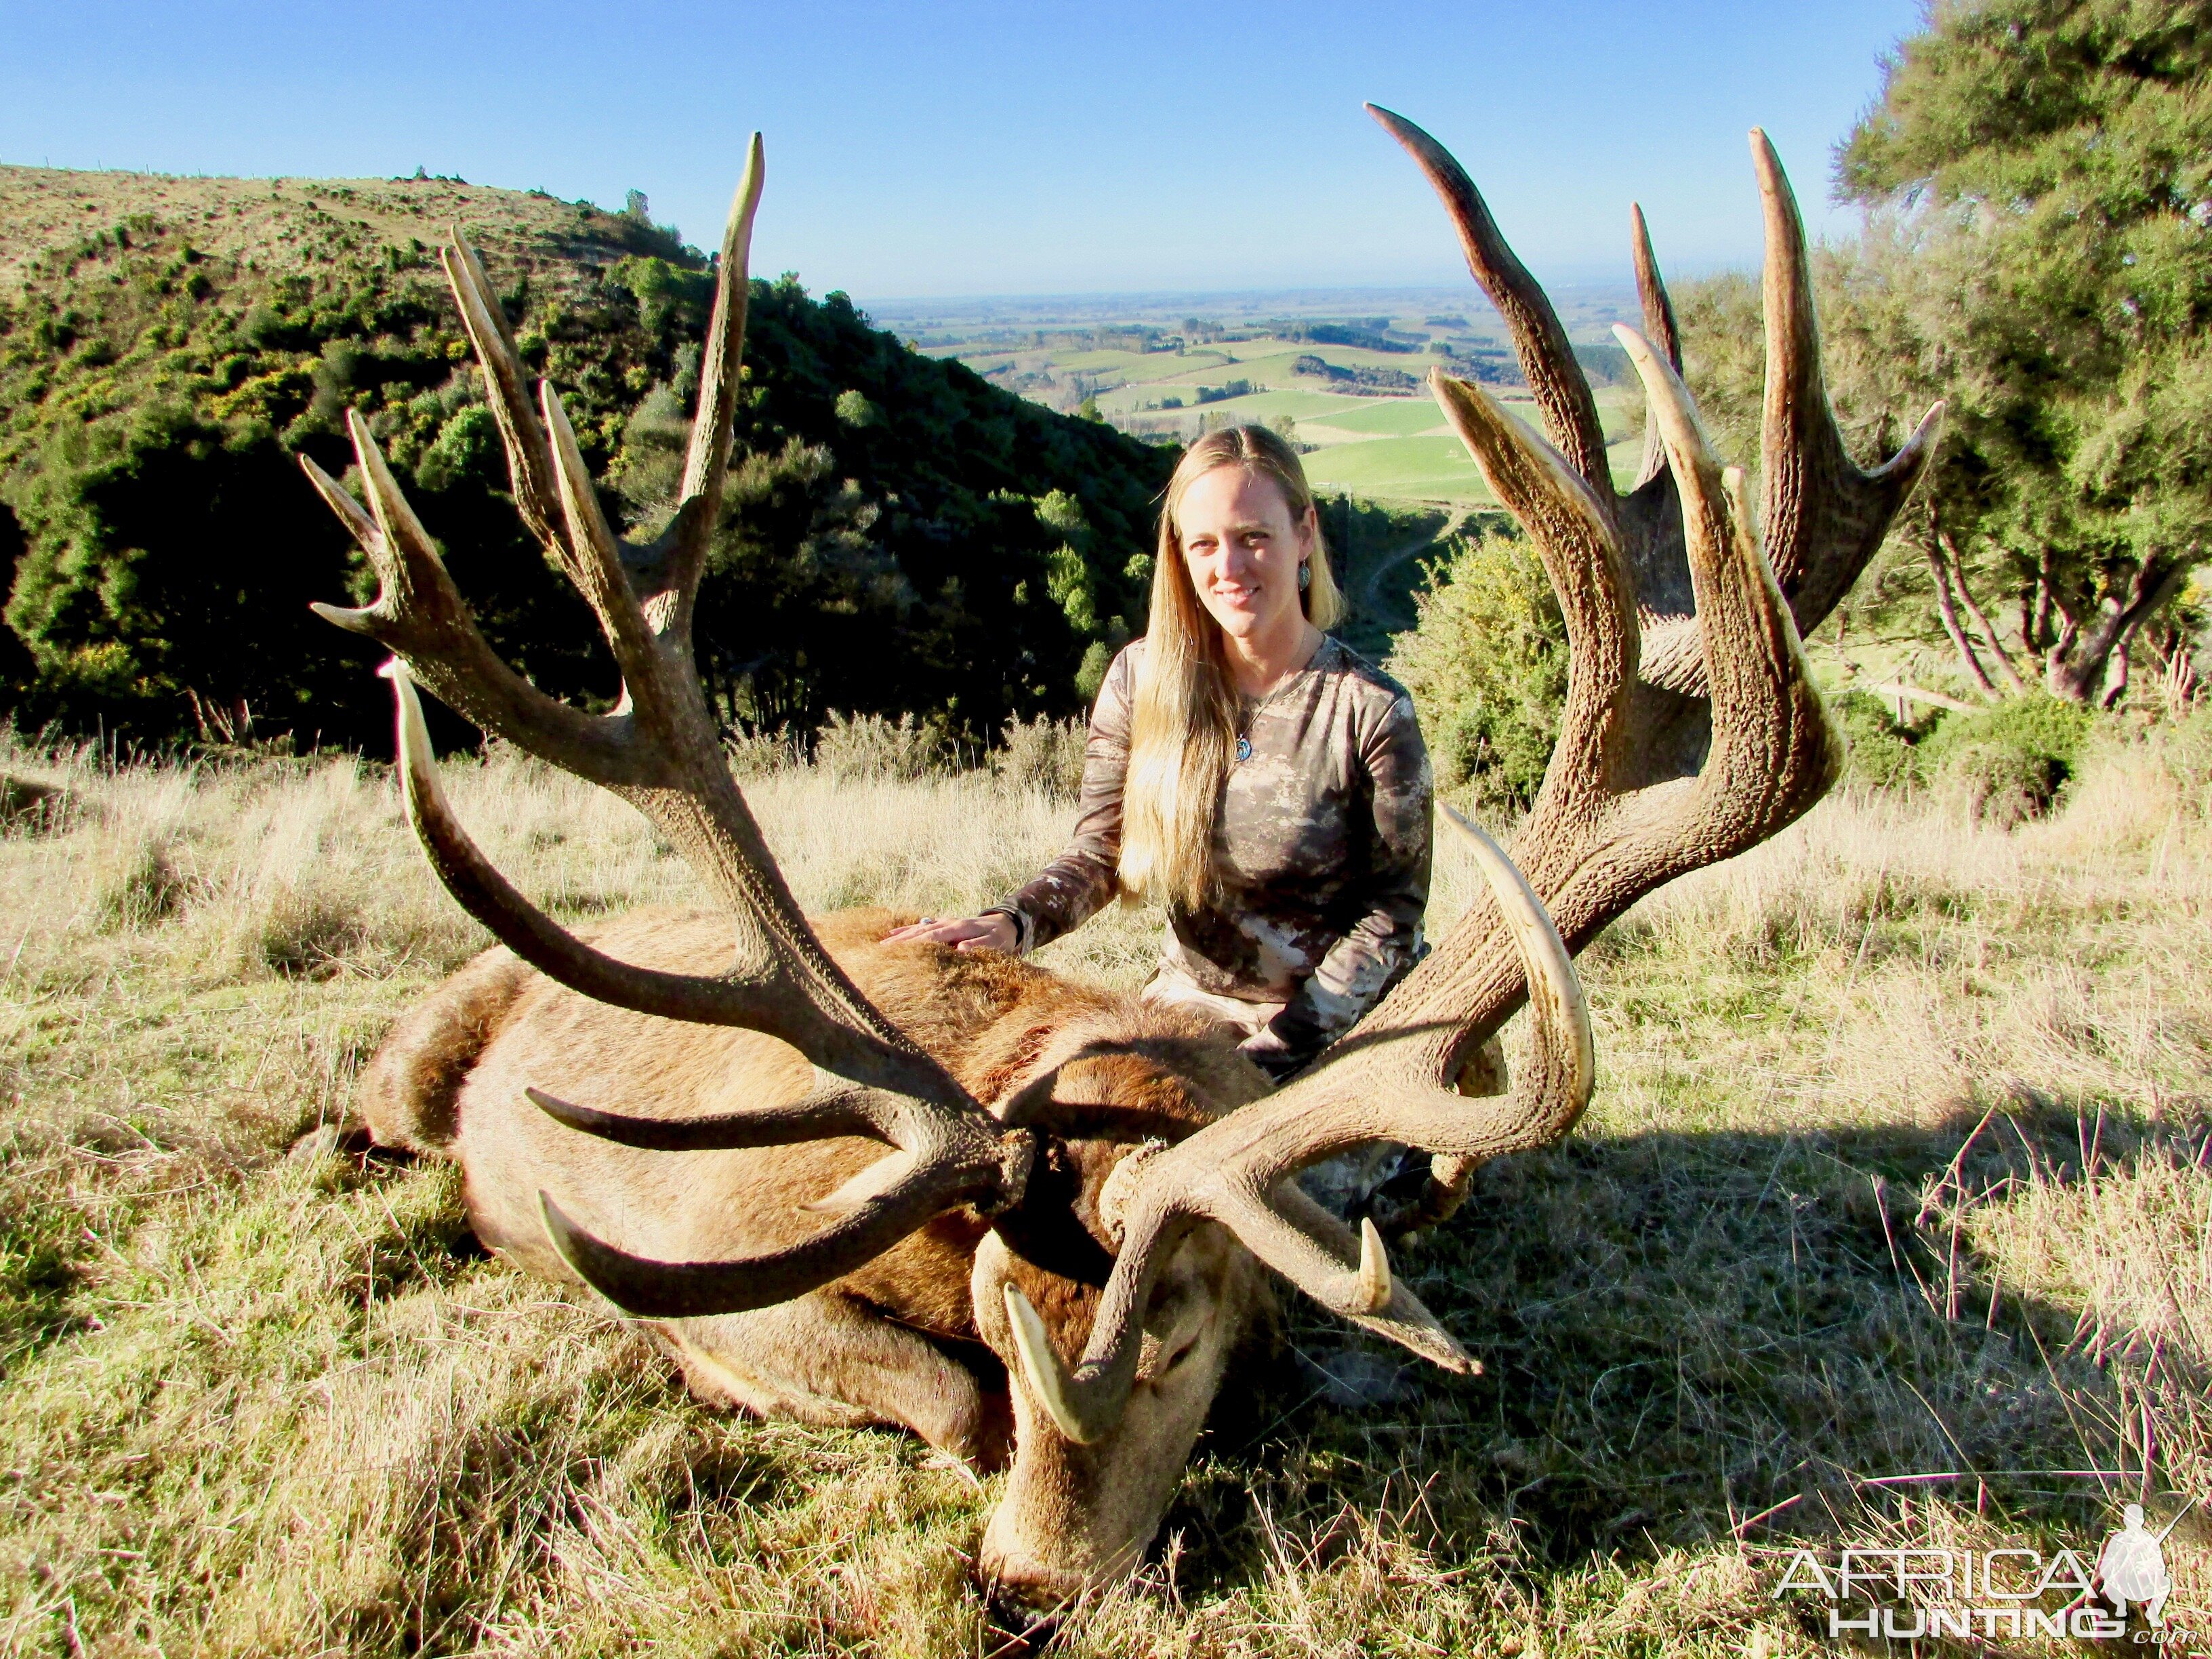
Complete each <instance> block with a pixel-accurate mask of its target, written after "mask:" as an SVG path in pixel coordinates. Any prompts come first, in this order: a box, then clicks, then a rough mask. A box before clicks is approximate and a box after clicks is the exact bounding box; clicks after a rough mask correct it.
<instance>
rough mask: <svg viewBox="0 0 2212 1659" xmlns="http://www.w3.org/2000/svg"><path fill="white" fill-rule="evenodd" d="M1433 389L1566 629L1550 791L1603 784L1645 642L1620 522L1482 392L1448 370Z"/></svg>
mask: <svg viewBox="0 0 2212 1659" xmlns="http://www.w3.org/2000/svg"><path fill="white" fill-rule="evenodd" d="M1429 389H1430V391H1431V392H1432V393H1434V395H1435V397H1436V400H1437V404H1438V405H1439V406H1440V407H1441V408H1442V409H1443V412H1444V417H1445V419H1446V420H1448V421H1449V422H1450V423H1451V427H1452V429H1453V430H1454V431H1455V432H1456V433H1458V434H1459V437H1460V441H1461V442H1462V443H1464V444H1465V445H1466V446H1467V448H1468V453H1469V454H1471V455H1472V456H1474V461H1475V465H1477V466H1478V467H1480V469H1481V471H1482V476H1483V478H1484V480H1485V481H1486V483H1488V484H1489V485H1490V488H1491V491H1492V494H1493V495H1496V496H1497V497H1498V500H1499V501H1502V502H1503V503H1504V505H1505V507H1506V509H1507V510H1508V511H1509V512H1510V513H1512V514H1513V515H1514V517H1515V518H1516V519H1518V520H1520V521H1521V523H1522V526H1524V527H1525V528H1526V529H1527V530H1528V536H1529V539H1530V540H1531V541H1532V542H1534V544H1535V548H1536V555H1537V557H1538V558H1540V559H1541V561H1542V562H1543V565H1544V574H1546V575H1547V577H1548V578H1549V579H1550V580H1551V583H1552V588H1553V592H1555V593H1557V594H1558V595H1559V609H1560V612H1561V615H1562V616H1563V617H1565V622H1566V625H1567V645H1568V684H1567V703H1566V708H1565V712H1564V714H1562V717H1561V720H1560V727H1559V730H1560V738H1559V751H1560V752H1559V754H1558V755H1556V756H1555V757H1554V762H1553V765H1552V766H1551V767H1550V769H1548V770H1547V773H1546V775H1545V787H1546V788H1547V790H1561V789H1566V788H1570V787H1572V788H1577V789H1580V788H1583V787H1588V786H1591V785H1595V783H1596V782H1597V781H1599V780H1601V778H1603V777H1604V776H1605V775H1607V773H1609V772H1611V771H1612V770H1613V769H1614V768H1613V754H1612V751H1613V750H1614V749H1615V748H1616V747H1617V746H1618V743H1619V739H1620V732H1621V721H1622V716H1623V715H1624V714H1625V713H1626V708H1625V702H1624V700H1625V698H1626V693H1627V691H1628V689H1629V687H1630V686H1631V685H1632V683H1633V682H1634V680H1635V678H1636V669H1637V660H1638V654H1639V653H1640V651H1641V648H1642V647H1641V641H1640V637H1639V635H1638V624H1637V617H1636V600H1635V592H1636V589H1635V584H1634V582H1633V581H1632V580H1631V578H1630V575H1629V572H1628V568H1627V565H1626V562H1625V560H1624V559H1623V557H1622V554H1621V548H1620V539H1619V538H1618V537H1617V536H1616V535H1615V533H1614V531H1613V522H1612V520H1611V518H1610V516H1609V515H1608V514H1607V512H1606V509H1605V507H1604V505H1603V503H1602V502H1601V500H1600V498H1599V497H1598V495H1596V494H1595V491H1593V490H1592V489H1590V487H1589V484H1588V483H1587V482H1586V481H1585V480H1584V479H1583V477H1581V476H1579V475H1578V474H1577V472H1576V471H1575V470H1574V466H1573V464H1572V463H1571V461H1570V460H1568V459H1567V458H1566V457H1565V456H1563V455H1561V454H1560V453H1559V451H1558V450H1556V449H1554V448H1553V447H1552V446H1551V445H1550V444H1548V443H1547V442H1546V441H1544V439H1543V438H1542V436H1541V435H1539V434H1537V433H1535V432H1533V431H1531V430H1530V429H1529V428H1528V427H1527V426H1525V425H1523V424H1522V422H1519V421H1517V420H1516V419H1515V418H1514V417H1513V416H1511V415H1510V414H1509V413H1507V412H1506V410H1505V408H1504V405H1503V404H1500V403H1499V402H1498V400H1497V399H1496V398H1493V397H1492V396H1491V395H1490V394H1489V393H1488V392H1486V391H1484V390H1483V389H1482V388H1481V387H1480V386H1476V385H1474V383H1472V382H1470V381H1467V380H1457V379H1455V378H1454V377H1452V376H1451V375H1449V374H1444V373H1443V371H1442V370H1441V369H1432V370H1431V371H1430V374H1429Z"/></svg>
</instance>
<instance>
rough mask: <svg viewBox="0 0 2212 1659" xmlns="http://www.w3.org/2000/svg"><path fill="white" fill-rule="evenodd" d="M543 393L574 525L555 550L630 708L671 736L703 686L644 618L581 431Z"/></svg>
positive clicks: (565, 506)
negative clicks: (600, 636)
mask: <svg viewBox="0 0 2212 1659" xmlns="http://www.w3.org/2000/svg"><path fill="white" fill-rule="evenodd" d="M538 401H539V403H540V404H541V405H542V406H543V407H544V411H545V429H546V431H547V432H548V433H550V435H551V436H552V440H553V471H554V476H555V477H556V478H557V479H558V480H559V481H560V491H561V513H562V519H563V520H565V522H566V525H567V528H568V533H567V535H565V536H563V537H562V538H559V539H558V540H557V541H556V543H555V547H556V550H557V551H558V552H559V554H560V556H561V562H562V567H563V568H565V569H566V570H567V571H568V579H569V580H571V581H573V582H574V583H575V585H576V589H577V591H578V592H580V593H581V594H582V595H583V596H584V599H585V602H586V604H588V605H590V606H591V607H592V613H593V614H594V615H596V616H597V617H599V628H600V631H601V632H603V633H604V634H605V635H606V640H607V646H608V648H609V649H610V650H611V651H612V652H613V653H614V658H615V665H616V666H617V668H619V669H620V670H621V671H622V678H623V701H624V704H625V705H626V706H632V707H635V708H636V710H637V712H638V713H639V714H641V715H643V716H645V717H647V719H649V720H652V721H653V724H654V725H655V726H659V727H661V728H663V732H657V733H656V735H665V728H666V727H668V726H671V725H672V724H674V723H676V722H677V721H678V720H680V719H681V716H682V714H685V713H689V712H690V709H689V708H688V704H689V703H690V702H697V701H698V696H699V692H698V683H697V681H696V679H694V678H692V677H691V675H690V663H689V661H688V659H671V658H670V657H669V656H668V655H666V654H664V653H663V652H662V650H661V648H660V642H659V641H658V640H657V639H655V638H654V636H653V629H652V626H651V625H650V624H649V623H647V621H646V619H645V607H644V605H643V604H642V603H641V601H640V599H639V597H638V594H637V592H636V590H635V588H633V587H632V586H631V585H630V579H629V573H628V572H627V571H625V570H624V569H623V546H622V543H621V541H620V540H619V539H618V538H617V537H616V535H615V532H614V526H611V525H610V524H609V523H608V522H607V515H606V513H605V510H604V509H603V508H601V507H600V506H599V490H598V489H597V488H596V487H594V485H593V484H592V474H591V469H590V468H588V467H586V465H584V454H583V451H582V450H581V449H580V448H578V447H577V445H576V429H575V428H574V427H572V426H570V425H569V424H568V410H565V409H563V408H562V405H561V398H560V394H559V393H557V392H555V391H554V390H553V385H552V382H551V381H550V380H548V381H544V382H541V383H540V385H539V386H538ZM671 670H673V671H672V672H671ZM679 704H681V705H684V706H681V707H679V706H678V705H679Z"/></svg>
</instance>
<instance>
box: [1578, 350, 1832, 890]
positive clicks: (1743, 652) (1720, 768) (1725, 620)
mask: <svg viewBox="0 0 2212 1659" xmlns="http://www.w3.org/2000/svg"><path fill="white" fill-rule="evenodd" d="M1613 335H1614V337H1616V338H1617V339H1619V340H1620V343H1621V344H1622V346H1623V347H1625V348H1626V349H1627V352H1628V355H1629V359H1630V361H1631V362H1633V363H1634V364H1635V366H1636V371H1637V374H1638V375H1639V376H1640V377H1641V378H1642V380H1643V381H1644V398H1645V400H1646V403H1647V404H1648V406H1649V407H1650V410H1651V418H1652V422H1653V424H1654V425H1655V426H1656V428H1657V429H1658V431H1659V433H1660V435H1661V437H1662V440H1663V441H1664V442H1665V444H1666V446H1667V459H1668V465H1669V466H1670V467H1672V468H1673V470H1674V477H1675V481H1676V482H1677V483H1678V484H1679V485H1680V489H1681V497H1682V525H1683V532H1684V539H1685V543H1686V550H1687V553H1688V557H1689V562H1690V580H1691V582H1692V586H1694V587H1695V589H1696V591H1697V604H1698V610H1697V617H1698V629H1699V635H1700V636H1701V638H1702V640H1703V641H1704V645H1705V682H1706V686H1707V695H1708V696H1710V697H1711V700H1712V746H1711V752H1710V753H1709V754H1708V756H1707V757H1706V760H1705V765H1704V767H1703V768H1702V769H1700V771H1699V776H1698V786H1697V790H1696V793H1695V795H1694V796H1693V797H1692V799H1693V801H1694V806H1693V807H1692V811H1693V813H1694V814H1695V816H1696V817H1697V818H1698V819H1699V820H1700V821H1701V823H1700V831H1699V833H1698V834H1696V835H1694V836H1692V835H1688V834H1685V833H1684V832H1683V831H1682V829H1680V827H1673V828H1671V830H1670V838H1671V839H1672V840H1673V841H1674V842H1676V843H1677V844H1678V845H1680V846H1682V847H1683V848H1685V850H1687V849H1688V848H1690V847H1692V846H1694V847H1695V848H1696V850H1697V854H1698V856H1699V861H1700V862H1703V861H1706V860H1710V859H1711V858H1713V857H1722V858H1725V857H1729V856H1730V855H1732V854H1735V853H1736V852H1739V851H1741V850H1742V849H1743V848H1747V847H1750V846H1752V845H1754V844H1755V843H1757V842H1760V841H1763V840H1765V838H1766V837H1767V836H1771V835H1772V834H1773V833H1774V832H1775V831H1776V830H1778V829H1781V828H1782V827H1783V826H1784V825H1785V824H1787V823H1790V821H1791V820H1793V819H1795V818H1796V817H1798V816H1799V815H1800V814H1801V813H1802V812H1803V811H1806V810H1807V809H1808V808H1809V807H1810V806H1811V805H1813V803H1814V802H1815V801H1817V800H1818V799H1820V797H1821V796H1822V795H1823V794H1825V793H1827V789H1828V786H1829V785H1830V784H1831V783H1832V782H1833V781H1834V780H1835V768H1836V764H1837V763H1838V760H1839V759H1840V757H1841V755H1842V752H1843V745H1842V744H1841V742H1840V741H1839V740H1838V738H1836V737H1835V735H1834V733H1833V732H1832V730H1831V728H1830V726H1829V724H1828V715H1827V711H1826V708H1825V707H1824V706H1823V705H1822V703H1821V702H1820V693H1819V692H1818V691H1817V690H1814V687H1813V683H1812V676H1811V674H1810V673H1809V672H1808V670H1807V668H1806V665H1805V659H1804V651H1803V647H1802V643H1801V642H1800V641H1799V638H1798V633H1797V625H1796V621H1795V619H1794V618H1793V617H1791V615H1790V606H1789V605H1788V604H1787V602H1785V601H1784V599H1783V597H1782V590H1781V588H1780V586H1778V584H1777V582H1776V580H1775V578H1774V572H1773V570H1772V568H1771V567H1770V566H1769V564H1768V563H1767V560H1766V556H1765V552H1764V551H1763V550H1762V549H1761V548H1760V546H1759V537H1758V534H1757V532H1755V531H1753V528H1752V526H1751V515H1750V512H1749V510H1748V508H1747V506H1746V504H1745V502H1744V500H1743V474H1742V472H1741V470H1740V469H1738V468H1735V467H1729V468H1726V469H1723V467H1722V465H1721V464H1720V462H1719V459H1717V457H1716V456H1715V455H1714V453H1713V452H1712V446H1711V443H1710V442H1709V441H1707V439H1706V437H1705V431H1704V428H1702V427H1701V426H1700V425H1699V421H1698V416H1697V410H1695V409H1694V408H1693V407H1692V404H1691V402H1690V394H1689V392H1688V391H1687V389H1686V388H1685V387H1684V386H1683V385H1682V382H1681V380H1680V377H1679V376H1678V375H1677V374H1675V373H1674V369H1673V368H1671V367H1670V366H1668V363H1667V362H1665V360H1664V359H1662V357H1661V356H1659V355H1658V353H1657V352H1656V351H1655V350H1654V349H1652V346H1651V344H1650V342H1649V341H1647V340H1645V339H1644V337H1643V336H1642V335H1640V334H1638V333H1637V332H1636V331H1635V330H1633V329H1631V328H1626V327H1621V326H1618V325H1616V326H1615V327H1614V329H1613Z"/></svg>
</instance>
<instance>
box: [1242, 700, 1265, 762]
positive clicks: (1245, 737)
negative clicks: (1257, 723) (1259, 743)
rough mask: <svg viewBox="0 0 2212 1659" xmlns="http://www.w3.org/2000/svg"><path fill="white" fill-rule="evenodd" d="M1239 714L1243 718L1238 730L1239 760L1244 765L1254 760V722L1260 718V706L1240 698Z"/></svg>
mask: <svg viewBox="0 0 2212 1659" xmlns="http://www.w3.org/2000/svg"><path fill="white" fill-rule="evenodd" d="M1237 713H1238V714H1241V715H1242V716H1243V720H1241V721H1240V722H1239V723H1238V726H1237V760H1238V761H1239V762H1240V763H1242V762H1244V761H1248V760H1250V759H1251V758H1252V737H1251V732H1252V722H1253V721H1254V720H1256V719H1257V718H1258V717H1259V714H1260V705H1259V703H1258V702H1244V701H1243V699H1242V698H1240V699H1238V706H1237Z"/></svg>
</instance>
